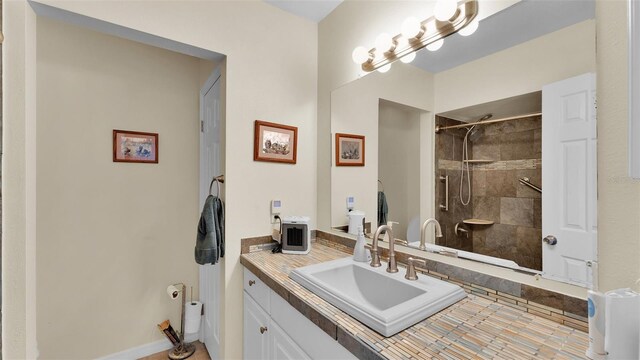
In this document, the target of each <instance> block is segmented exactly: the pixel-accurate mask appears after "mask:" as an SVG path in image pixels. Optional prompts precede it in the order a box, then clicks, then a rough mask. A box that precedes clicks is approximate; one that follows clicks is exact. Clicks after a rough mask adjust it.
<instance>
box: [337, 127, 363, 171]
mask: <svg viewBox="0 0 640 360" xmlns="http://www.w3.org/2000/svg"><path fill="white" fill-rule="evenodd" d="M335 149H336V150H335V151H336V166H364V159H365V138H364V135H354V134H342V133H336V143H335Z"/></svg>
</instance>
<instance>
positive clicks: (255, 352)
mask: <svg viewBox="0 0 640 360" xmlns="http://www.w3.org/2000/svg"><path fill="white" fill-rule="evenodd" d="M243 295H244V322H243V325H244V328H243V330H244V335H243V350H244V358H245V359H273V360H275V359H278V360H281V359H295V360H299V359H300V360H306V359H356V357H355V356H353V354H351V353H350V352H349V351H348V350H347V349H345V348H344V347H343V346H342V345H340V344H339V343H338V342H337V341H336V340H335V339H333V338H332V337H330V336H329V335H327V333H325V332H324V331H322V330H321V329H320V328H319V327H317V326H316V325H315V324H314V323H313V322H311V320H309V319H307V318H306V317H305V316H304V315H302V314H300V313H299V312H298V311H297V310H296V309H294V308H293V307H292V306H291V305H289V303H288V302H287V301H286V300H284V299H283V298H281V297H280V296H279V295H278V294H276V293H275V292H273V291H271V289H270V288H269V287H268V286H267V285H266V284H265V283H264V282H262V281H261V280H260V279H258V277H257V276H256V275H254V274H253V273H251V271H249V270H247V269H244V294H243Z"/></svg>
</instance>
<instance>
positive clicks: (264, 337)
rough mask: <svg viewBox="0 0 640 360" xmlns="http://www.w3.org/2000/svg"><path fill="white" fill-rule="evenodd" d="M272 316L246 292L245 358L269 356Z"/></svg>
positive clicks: (257, 358) (264, 357) (257, 359)
mask: <svg viewBox="0 0 640 360" xmlns="http://www.w3.org/2000/svg"><path fill="white" fill-rule="evenodd" d="M270 332H271V318H270V317H269V315H268V314H267V313H266V312H265V311H264V310H262V308H261V307H260V305H258V304H257V303H256V302H255V301H253V299H252V298H251V296H249V295H247V293H246V292H245V293H244V336H243V349H244V358H245V359H256V360H263V359H268V358H269V343H270V341H269V335H270Z"/></svg>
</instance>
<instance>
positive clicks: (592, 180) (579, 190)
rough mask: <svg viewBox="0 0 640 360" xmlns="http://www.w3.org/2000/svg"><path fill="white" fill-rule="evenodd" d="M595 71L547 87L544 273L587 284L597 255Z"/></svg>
mask: <svg viewBox="0 0 640 360" xmlns="http://www.w3.org/2000/svg"><path fill="white" fill-rule="evenodd" d="M595 82H596V80H595V74H584V75H580V76H576V77H573V78H570V79H566V80H562V81H559V82H556V83H553V84H549V85H546V86H544V87H543V88H542V164H543V168H542V214H543V216H542V232H543V235H542V236H544V237H546V238H547V239H548V240H549V241H548V242H545V243H543V244H542V270H543V276H545V277H548V278H551V279H555V280H559V281H563V282H568V283H571V284H576V285H582V286H588V285H590V284H591V282H592V274H591V268H590V267H589V266H588V264H589V261H593V260H596V257H597V247H596V241H597V212H596V210H597V205H596V201H597V186H596V181H597V174H596V170H597V168H596V164H597V163H596V143H597V138H596V111H595V96H596V94H595V89H596V87H595Z"/></svg>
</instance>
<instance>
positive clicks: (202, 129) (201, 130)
mask: <svg viewBox="0 0 640 360" xmlns="http://www.w3.org/2000/svg"><path fill="white" fill-rule="evenodd" d="M200 132H204V121H203V120H200Z"/></svg>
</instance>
